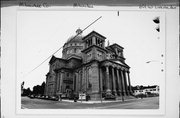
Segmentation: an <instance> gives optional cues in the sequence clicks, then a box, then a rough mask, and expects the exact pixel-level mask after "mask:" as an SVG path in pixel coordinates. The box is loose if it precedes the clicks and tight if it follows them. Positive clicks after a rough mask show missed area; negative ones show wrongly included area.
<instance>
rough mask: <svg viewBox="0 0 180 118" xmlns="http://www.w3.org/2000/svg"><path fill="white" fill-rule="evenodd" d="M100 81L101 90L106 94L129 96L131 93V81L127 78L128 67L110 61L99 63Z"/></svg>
mask: <svg viewBox="0 0 180 118" xmlns="http://www.w3.org/2000/svg"><path fill="white" fill-rule="evenodd" d="M100 69H101V71H100V72H102V75H104V76H100V82H102V83H101V84H102V88H101V90H102V91H103V92H105V93H106V94H112V95H114V96H122V95H123V96H129V95H132V89H131V82H130V78H129V67H128V66H124V65H119V64H117V63H114V62H111V61H105V62H103V63H101V68H100Z"/></svg>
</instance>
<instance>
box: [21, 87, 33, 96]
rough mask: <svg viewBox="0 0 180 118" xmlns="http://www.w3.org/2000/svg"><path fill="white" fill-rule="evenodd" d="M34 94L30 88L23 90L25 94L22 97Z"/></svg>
mask: <svg viewBox="0 0 180 118" xmlns="http://www.w3.org/2000/svg"><path fill="white" fill-rule="evenodd" d="M31 93H32V91H31V90H30V88H27V89H23V93H22V96H28V95H30V94H31Z"/></svg>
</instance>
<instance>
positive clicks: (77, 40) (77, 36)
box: [66, 35, 83, 43]
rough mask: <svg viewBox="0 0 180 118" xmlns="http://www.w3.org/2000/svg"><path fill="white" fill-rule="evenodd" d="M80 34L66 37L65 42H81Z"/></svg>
mask: <svg viewBox="0 0 180 118" xmlns="http://www.w3.org/2000/svg"><path fill="white" fill-rule="evenodd" d="M82 38H83V36H82V35H75V36H71V37H70V38H68V40H67V41H66V43H72V42H82Z"/></svg>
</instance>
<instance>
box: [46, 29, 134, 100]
mask: <svg viewBox="0 0 180 118" xmlns="http://www.w3.org/2000/svg"><path fill="white" fill-rule="evenodd" d="M76 33H77V34H76V35H75V36H72V37H70V38H69V39H68V40H67V42H66V43H65V44H64V46H63V51H62V58H57V57H55V56H52V58H51V59H50V61H49V72H48V73H47V75H46V87H45V95H47V96H59V95H61V96H63V97H67V98H68V97H71V95H72V94H79V93H85V94H86V95H89V96H90V98H91V100H98V99H100V98H104V97H106V96H108V95H110V96H115V97H116V98H118V97H121V96H129V95H132V90H131V83H130V76H129V69H130V67H129V66H128V65H127V64H126V63H125V58H124V55H123V49H124V48H123V47H121V46H120V45H118V44H112V45H108V46H106V47H105V39H106V37H104V36H102V35H101V34H99V33H97V32H96V31H92V32H91V33H89V34H88V35H86V36H82V34H81V33H82V31H81V30H80V29H78V30H77V31H76Z"/></svg>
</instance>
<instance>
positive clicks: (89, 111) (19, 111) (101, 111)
mask: <svg viewBox="0 0 180 118" xmlns="http://www.w3.org/2000/svg"><path fill="white" fill-rule="evenodd" d="M19 10H20V11H24V10H25V11H36V10H34V9H26V8H25V9H19ZM72 10H74V9H63V11H72ZM42 11H43V10H42ZM54 11H61V9H56V10H54ZM77 11H83V10H79V9H77ZM85 11H92V10H85ZM93 11H94V12H96V9H93ZM98 11H119V12H121V11H128V12H154V11H146V10H144V11H138V10H120V9H114V10H112V9H110V10H108V9H98ZM157 12H160V13H161V16H160V20H161V21H160V22H161V25H160V29H161V33H160V37H161V39H163V40H164V54H163V55H165V12H162V11H157ZM16 40H17V39H16ZM159 55H161V54H159ZM162 60H163V59H162ZM163 62H165V61H164V60H163ZM164 66H165V64H164ZM164 70H165V69H164ZM165 72H166V71H164V72H163V75H164V83H161V85H160V97H159V109H21V98H20V93H21V90H20V89H18V87H19V86H20V84H21V82H19V81H18V79H17V78H16V80H17V83H18V84H17V93H16V94H17V101H16V102H17V107H16V109H17V114H42V115H44V114H52V115H62V114H63V115H68V114H72V115H73V114H76V115H78V114H82V115H88V114H96V115H101V114H104V115H110V114H113V115H164V114H165V81H166V78H165Z"/></svg>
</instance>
